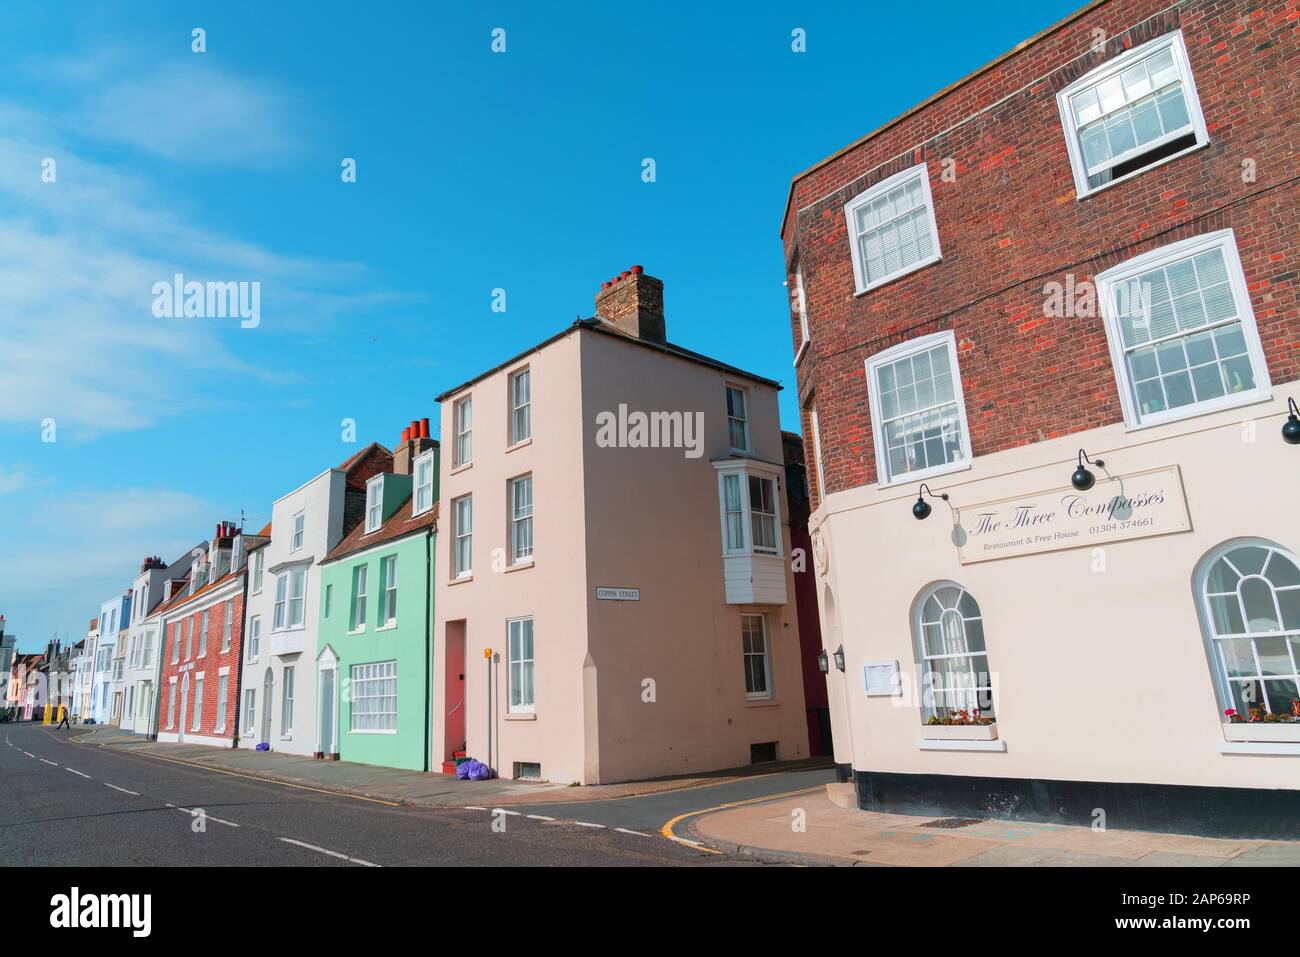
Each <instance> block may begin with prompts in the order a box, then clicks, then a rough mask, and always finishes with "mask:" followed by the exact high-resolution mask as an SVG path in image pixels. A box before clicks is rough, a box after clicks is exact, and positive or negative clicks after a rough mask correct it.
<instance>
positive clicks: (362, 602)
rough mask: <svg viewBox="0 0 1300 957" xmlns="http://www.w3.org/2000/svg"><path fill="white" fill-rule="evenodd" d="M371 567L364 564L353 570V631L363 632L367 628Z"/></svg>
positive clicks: (351, 627)
mask: <svg viewBox="0 0 1300 957" xmlns="http://www.w3.org/2000/svg"><path fill="white" fill-rule="evenodd" d="M369 567H370V566H368V565H366V564H364V563H363V564H361V565H358V566H357V567H356V568H354V569H352V623H351V626H350V629H349V630H351V631H362V630H364V629H365V627H366V576H367V573H368V569H369Z"/></svg>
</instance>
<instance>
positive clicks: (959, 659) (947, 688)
mask: <svg viewBox="0 0 1300 957" xmlns="http://www.w3.org/2000/svg"><path fill="white" fill-rule="evenodd" d="M914 627H915V634H916V641H917V651H918V656H919V660H920V665H921V689H922V695H921V698H922V709H923V718H924V720H929V719H930V718H932V717H939V718H943V717H946V716H948V715H955V714H956V713H957V712H959V711H965V712H966V714H967V716H969V717H975V716H976V715H977V714H978V715H979V716H980V717H985V718H992V717H994V716H995V715H994V713H993V674H992V672H991V671H990V670H989V655H988V649H987V647H986V646H985V644H984V619H983V616H982V615H981V614H980V606H979V603H978V602H976V601H975V599H974V597H973V596H972V595H971V594H970V592H968V591H966V589H964V588H962V587H961V586H960V585H957V584H954V583H953V582H944V583H942V584H939V585H936V586H934V587H932V588H930V589H929V590H928V591H926V592H924V593H923V594H922V596H921V599H920V601H919V602H918V605H917V611H916V622H915V624H914Z"/></svg>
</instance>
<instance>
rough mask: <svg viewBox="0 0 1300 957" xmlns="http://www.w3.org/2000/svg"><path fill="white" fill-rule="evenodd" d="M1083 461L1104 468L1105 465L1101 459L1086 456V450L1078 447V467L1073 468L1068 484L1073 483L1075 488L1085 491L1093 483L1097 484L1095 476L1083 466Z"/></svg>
mask: <svg viewBox="0 0 1300 957" xmlns="http://www.w3.org/2000/svg"><path fill="white" fill-rule="evenodd" d="M1084 462H1087V463H1088V464H1089V465H1095V466H1097V467H1098V468H1104V467H1105V465H1106V463H1105V462H1103V461H1102V460H1101V459H1097V460H1096V461H1093V460H1092V459H1090V458H1088V453H1087V452H1085V451H1084V450H1083V449H1079V467H1078V468H1077V469H1075V470H1074V474H1073V475H1071V476H1070V484H1071V485H1073V486H1074V487H1075V488H1077V489H1078V490H1079V491H1080V492H1086V491H1088V489H1090V488H1092V487H1093V486H1094V485H1096V484H1097V476H1095V475H1093V474H1092V472H1090V471H1088V469H1086V468H1084V465H1083V463H1084Z"/></svg>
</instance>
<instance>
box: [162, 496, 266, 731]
mask: <svg viewBox="0 0 1300 957" xmlns="http://www.w3.org/2000/svg"><path fill="white" fill-rule="evenodd" d="M264 543H265V538H263V537H259V536H251V535H244V534H243V533H242V531H241V530H240V529H238V528H236V527H235V524H234V523H233V522H221V523H219V524H218V525H217V527H216V530H215V533H214V535H213V538H212V541H211V543H210V545H209V547H208V550H207V554H206V555H200V556H197V557H196V561H195V563H194V564H193V565H192V566H191V569H190V573H189V578H188V580H187V582H186V584H185V586H184V587H183V588H182V589H181V590H180V593H179V594H178V595H177V596H176V597H174V598H171V599H170V600H169V601H168V602H167V603H166V604H165V605H164V606H163V607H162V608H161V609H159V610H158V611H157V612H155V614H156V615H158V617H159V624H160V633H161V634H162V635H164V636H165V637H164V640H163V642H162V649H161V659H162V660H161V662H160V668H161V670H160V681H159V684H158V687H159V688H160V689H161V693H160V694H159V695H158V708H159V714H158V716H157V724H156V727H157V728H158V737H157V739H158V740H159V741H163V742H176V743H180V742H187V743H192V744H206V745H214V746H217V747H227V748H229V747H234V746H235V745H236V744H237V736H238V730H239V720H238V717H239V677H240V669H239V665H240V660H241V654H242V652H243V643H244V604H245V600H246V597H247V590H246V579H247V571H248V567H247V566H248V562H247V556H248V552H249V551H250V550H251V549H253V548H256V547H257V546H258V545H261V544H264Z"/></svg>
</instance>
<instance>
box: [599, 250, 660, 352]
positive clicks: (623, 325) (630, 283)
mask: <svg viewBox="0 0 1300 957" xmlns="http://www.w3.org/2000/svg"><path fill="white" fill-rule="evenodd" d="M596 315H597V316H599V317H600V318H601V319H603V320H604V321H605V322H608V323H609V324H610V325H612V326H614V327H615V328H616V329H618V330H619V331H621V332H624V333H627V335H629V336H633V337H635V338H637V339H644V340H645V341H646V342H654V343H657V344H659V345H663V344H664V343H665V342H667V336H666V334H665V331H664V284H663V281H662V280H659V279H656V278H654V277H653V276H648V275H646V272H645V270H644V269H643V268H642V267H640V266H633V267H632V268H631V269H627V270H624V271H623V272H621V273H620V274H619V275H617V276H615V277H614V278H612V279H610V280H609V281H608V282H604V283H601V286H600V292H598V293H596Z"/></svg>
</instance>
